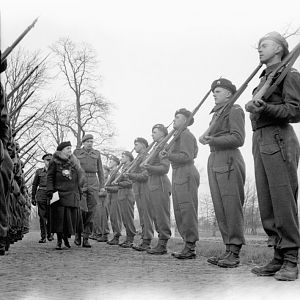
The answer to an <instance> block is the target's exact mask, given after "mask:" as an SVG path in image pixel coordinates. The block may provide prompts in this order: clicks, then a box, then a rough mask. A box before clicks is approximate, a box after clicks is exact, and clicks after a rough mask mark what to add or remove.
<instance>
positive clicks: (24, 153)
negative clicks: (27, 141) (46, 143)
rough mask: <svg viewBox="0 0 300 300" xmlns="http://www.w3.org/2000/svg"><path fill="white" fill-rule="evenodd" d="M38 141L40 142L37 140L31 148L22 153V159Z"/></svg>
mask: <svg viewBox="0 0 300 300" xmlns="http://www.w3.org/2000/svg"><path fill="white" fill-rule="evenodd" d="M37 143H38V141H36V142H35V143H34V144H33V145H32V146H30V148H28V149H27V150H26V151H25V152H23V153H22V154H21V155H20V159H22V158H23V157H24V155H26V154H27V153H28V152H29V151H30V150H31V149H32V148H33V147H34V146H36V144H37Z"/></svg>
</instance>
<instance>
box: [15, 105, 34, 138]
mask: <svg viewBox="0 0 300 300" xmlns="http://www.w3.org/2000/svg"><path fill="white" fill-rule="evenodd" d="M37 114H38V111H37V112H36V113H34V114H33V115H32V116H31V117H29V118H28V119H27V120H26V121H24V122H23V124H22V125H20V126H19V127H18V128H17V129H16V130H14V131H13V133H12V135H13V136H16V135H17V133H18V132H19V131H20V130H21V129H22V128H23V127H24V126H25V125H26V124H27V123H28V122H30V121H31V120H32V119H33V118H34V117H35V116H36V115H37Z"/></svg>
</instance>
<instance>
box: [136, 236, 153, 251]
mask: <svg viewBox="0 0 300 300" xmlns="http://www.w3.org/2000/svg"><path fill="white" fill-rule="evenodd" d="M150 244H151V240H149V239H143V240H142V242H141V243H140V244H139V245H133V246H132V249H134V250H136V251H147V250H149V249H150Z"/></svg>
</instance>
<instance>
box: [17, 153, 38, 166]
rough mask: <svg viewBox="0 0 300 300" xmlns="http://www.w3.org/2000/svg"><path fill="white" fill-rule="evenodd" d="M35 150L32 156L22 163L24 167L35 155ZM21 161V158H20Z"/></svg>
mask: <svg viewBox="0 0 300 300" xmlns="http://www.w3.org/2000/svg"><path fill="white" fill-rule="evenodd" d="M36 152H37V150H35V151H34V152H33V153H32V154H30V155H29V156H28V157H27V158H26V159H25V161H24V163H23V165H24V166H25V165H26V164H27V163H28V162H29V160H30V159H31V158H32V157H33V156H34V155H35V154H36ZM20 159H21V158H20Z"/></svg>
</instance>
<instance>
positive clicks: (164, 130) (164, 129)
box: [152, 124, 168, 136]
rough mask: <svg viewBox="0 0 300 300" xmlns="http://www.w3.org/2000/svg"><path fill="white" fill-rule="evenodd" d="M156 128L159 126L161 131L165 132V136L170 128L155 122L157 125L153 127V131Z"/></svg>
mask: <svg viewBox="0 0 300 300" xmlns="http://www.w3.org/2000/svg"><path fill="white" fill-rule="evenodd" d="M155 128H157V129H159V130H160V131H161V132H163V134H164V135H165V136H167V135H168V128H167V127H165V126H164V125H163V124H155V125H154V126H153V127H152V131H153V129H155Z"/></svg>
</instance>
